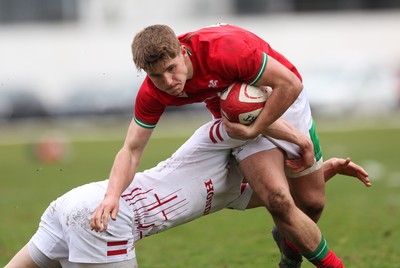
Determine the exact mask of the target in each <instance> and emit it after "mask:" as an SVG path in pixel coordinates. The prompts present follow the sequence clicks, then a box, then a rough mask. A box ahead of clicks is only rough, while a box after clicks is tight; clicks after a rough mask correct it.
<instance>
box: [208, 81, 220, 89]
mask: <svg viewBox="0 0 400 268" xmlns="http://www.w3.org/2000/svg"><path fill="white" fill-rule="evenodd" d="M208 87H210V88H217V87H218V80H210V82H209V84H208Z"/></svg>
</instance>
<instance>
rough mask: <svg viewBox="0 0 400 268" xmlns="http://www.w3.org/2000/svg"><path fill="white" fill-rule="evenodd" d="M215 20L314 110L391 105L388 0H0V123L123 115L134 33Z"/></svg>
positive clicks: (393, 61)
mask: <svg viewBox="0 0 400 268" xmlns="http://www.w3.org/2000/svg"><path fill="white" fill-rule="evenodd" d="M217 22H227V23H232V24H237V25H239V26H242V27H244V28H247V29H249V30H251V31H253V32H255V33H256V34H258V35H260V36H261V37H263V38H265V39H266V40H267V41H268V42H269V43H270V44H271V45H272V46H273V47H274V48H275V49H276V50H278V51H280V52H281V53H283V54H284V55H286V56H287V57H288V58H289V59H290V60H291V61H292V62H293V63H294V64H295V65H296V66H297V67H298V68H299V69H300V73H301V74H302V75H303V77H304V84H305V87H306V88H307V90H308V92H309V98H310V100H311V104H312V106H313V109H314V113H315V114H316V115H317V116H343V115H346V116H349V115H377V114H380V115H382V114H385V115H387V114H388V113H394V112H397V110H398V107H399V105H400V1H398V0H384V1H383V0H330V1H328V0H324V1H321V0H219V1H211V0H170V1H157V2H156V1H148V0H147V1H144V0H135V1H131V0H120V1H109V0H96V1H94V0H30V1H25V0H0V40H1V41H0V120H1V121H0V122H1V124H6V123H7V122H10V121H13V120H17V119H21V118H33V117H34V118H43V117H57V119H60V118H61V117H63V118H65V117H69V118H70V117H76V116H81V115H102V116H104V115H115V114H131V113H132V109H133V102H134V96H135V94H136V91H137V89H138V87H139V85H140V83H141V81H142V79H143V74H141V73H138V72H137V71H136V68H135V66H134V64H133V61H132V60H131V54H130V43H131V40H132V38H133V36H134V35H135V33H136V32H138V31H139V30H141V29H142V28H144V27H146V26H147V25H149V24H154V23H163V24H168V25H170V26H172V27H173V28H174V29H175V31H176V33H177V34H180V33H184V32H186V31H192V30H195V29H197V28H200V27H203V26H207V25H210V24H214V23H217ZM197 107H198V106H193V107H186V108H197Z"/></svg>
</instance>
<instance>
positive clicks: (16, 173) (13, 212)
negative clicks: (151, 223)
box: [0, 127, 400, 268]
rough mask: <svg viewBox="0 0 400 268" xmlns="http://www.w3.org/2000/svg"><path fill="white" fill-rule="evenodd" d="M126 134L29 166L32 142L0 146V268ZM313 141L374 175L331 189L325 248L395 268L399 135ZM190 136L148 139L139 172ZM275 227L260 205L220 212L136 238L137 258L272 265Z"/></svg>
mask: <svg viewBox="0 0 400 268" xmlns="http://www.w3.org/2000/svg"><path fill="white" fill-rule="evenodd" d="M124 131H125V130H118V131H117V132H118V133H119V134H120V138H121V139H119V140H97V141H73V140H74V139H72V141H71V144H70V145H71V148H70V149H71V154H70V157H69V159H68V160H67V161H65V162H63V163H59V164H53V165H46V164H41V163H38V162H37V161H35V160H34V159H33V158H32V156H31V153H30V146H29V144H25V143H15V144H12V143H9V144H7V143H5V144H3V145H0V163H1V178H0V204H1V206H0V215H1V216H0V266H2V265H5V264H6V263H7V261H8V260H9V259H10V258H11V257H12V256H13V255H14V254H15V253H16V251H17V250H18V249H19V248H20V247H22V246H23V245H24V244H25V243H26V242H27V241H28V240H29V238H30V237H31V235H32V234H33V233H34V232H35V230H36V228H37V225H38V222H39V219H40V216H41V214H42V212H43V211H44V209H45V208H46V207H47V205H48V204H49V203H50V202H51V201H52V200H53V199H55V198H56V197H57V196H59V195H61V194H62V193H64V192H66V191H67V190H69V189H71V188H72V187H75V186H77V185H80V184H84V183H87V182H90V181H95V180H102V179H104V178H106V177H107V176H108V174H109V170H110V167H111V165H112V162H113V160H114V156H115V154H116V152H117V151H118V149H119V148H120V146H121V145H122V142H123V141H122V138H123V137H124V135H125V132H124ZM160 133H161V132H160ZM75 134H76V133H75ZM71 135H72V136H73V135H74V134H71ZM319 135H320V139H321V143H322V146H323V150H324V155H325V159H327V158H329V157H331V156H339V157H346V156H351V157H352V159H353V160H354V161H355V162H357V163H360V164H361V165H363V166H364V167H365V168H366V169H367V170H368V171H369V172H370V177H371V179H373V187H372V188H366V187H364V186H362V185H361V184H360V183H359V182H357V181H355V180H351V179H348V178H345V177H339V176H338V177H337V178H335V179H333V180H332V181H330V182H329V183H328V185H327V205H326V208H325V211H324V214H323V217H322V219H321V221H320V222H319V226H320V228H321V230H322V231H323V233H324V235H325V237H326V239H327V241H328V244H329V246H330V247H331V248H332V249H333V250H334V251H335V252H336V253H337V254H338V255H339V256H341V257H342V258H343V259H344V261H345V264H346V267H354V268H356V267H369V268H374V267H376V268H385V267H388V268H389V267H390V268H393V267H400V254H399V253H398V250H399V246H398V241H400V228H399V227H400V221H399V219H400V195H399V189H400V165H399V159H400V158H399V156H398V154H399V153H398V152H399V151H400V142H399V141H398V139H399V137H400V129H398V128H397V129H396V128H385V127H380V128H371V129H369V128H365V129H362V130H357V129H355V130H352V131H343V132H341V131H339V132H337V131H328V130H323V129H320V134H319ZM185 136H186V137H187V136H188V135H185ZM186 137H184V138H182V137H181V138H179V137H169V138H161V135H159V136H158V137H155V138H154V139H152V140H151V142H150V143H149V145H148V148H147V150H146V153H145V155H144V158H143V161H142V165H141V167H140V169H145V168H147V167H151V166H153V165H155V164H156V163H158V162H159V161H160V160H163V159H165V158H166V157H168V156H169V155H170V154H171V153H172V152H173V151H175V149H176V148H177V147H178V146H179V145H180V144H181V143H182V142H183V141H184V140H185V139H186ZM271 227H272V221H271V219H270V217H269V215H268V214H267V212H266V211H265V210H264V209H254V210H250V211H245V212H239V211H222V212H219V213H216V214H213V215H209V216H207V217H203V218H201V219H199V220H197V221H194V222H191V223H189V224H186V225H183V226H180V227H177V228H175V229H172V230H169V231H167V232H165V233H161V234H159V235H156V236H153V237H149V238H146V239H144V240H142V241H140V242H139V243H138V244H137V255H138V261H139V264H140V267H142V268H154V267H160V268H161V267H162V268H168V267H171V268H172V267H174V268H176V267H216V268H228V267H229V268H233V267H238V268H239V267H277V263H278V259H279V256H278V252H277V248H276V247H275V244H274V242H273V240H272V237H271V234H270V229H271ZM303 267H313V266H311V265H310V264H309V263H307V262H305V263H304V265H303Z"/></svg>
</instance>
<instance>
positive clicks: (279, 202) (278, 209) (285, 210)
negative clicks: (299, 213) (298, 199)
mask: <svg viewBox="0 0 400 268" xmlns="http://www.w3.org/2000/svg"><path fill="white" fill-rule="evenodd" d="M266 206H267V209H268V211H269V212H270V213H271V215H272V216H273V217H285V216H287V215H289V213H290V211H291V210H292V208H293V206H295V204H294V201H293V199H292V198H291V196H290V194H287V193H286V192H285V191H274V192H270V193H268V198H267V204H266Z"/></svg>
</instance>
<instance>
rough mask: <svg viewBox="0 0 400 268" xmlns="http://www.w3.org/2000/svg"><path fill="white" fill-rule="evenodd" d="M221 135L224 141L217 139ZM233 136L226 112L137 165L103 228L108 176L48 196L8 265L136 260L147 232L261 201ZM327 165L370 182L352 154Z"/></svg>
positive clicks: (80, 266) (81, 266)
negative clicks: (96, 220)
mask: <svg viewBox="0 0 400 268" xmlns="http://www.w3.org/2000/svg"><path fill="white" fill-rule="evenodd" d="M216 136H218V139H219V140H220V141H219V142H218V143H213V140H215V138H216ZM227 137H228V136H227V134H226V132H225V131H224V128H222V127H221V121H220V120H217V121H213V122H209V123H207V124H205V125H203V126H202V127H201V128H199V129H198V130H197V131H196V132H195V133H194V135H193V136H192V137H191V138H190V139H189V140H188V141H187V142H186V143H184V144H183V145H182V146H181V147H180V148H179V149H178V150H177V151H176V152H175V153H174V154H173V155H172V156H171V157H170V158H168V159H167V160H165V161H163V162H161V163H159V164H158V165H157V166H156V167H153V168H151V169H149V170H146V171H144V172H140V173H137V174H136V175H135V178H134V180H133V181H132V183H131V184H130V185H129V187H128V188H127V189H126V190H125V191H124V192H123V194H122V195H121V198H120V200H119V214H118V217H117V219H116V220H115V221H109V223H108V228H107V229H106V230H105V231H104V232H95V231H94V230H91V227H90V216H91V214H92V213H93V211H94V210H95V209H96V207H97V205H98V203H99V202H100V201H101V200H102V199H103V197H104V193H105V192H106V189H107V185H108V180H104V181H99V182H94V183H90V184H86V185H83V186H80V187H77V188H75V189H73V190H71V191H69V192H67V193H66V194H64V195H63V196H61V197H59V198H58V199H57V200H55V201H54V202H52V203H51V204H50V206H49V207H48V208H47V210H46V211H45V212H44V214H43V216H42V218H41V221H40V225H39V228H38V230H37V232H36V233H35V234H34V235H33V237H32V239H31V240H30V241H29V242H28V244H27V245H26V246H24V247H23V248H22V249H21V251H20V252H19V253H17V255H16V256H15V257H14V258H13V259H12V260H11V261H10V263H9V264H7V265H6V267H5V268H21V267H25V268H37V267H40V268H53V267H65V268H91V267H93V268H94V267H100V268H111V267H130V268H132V267H138V265H137V261H136V255H135V247H134V244H135V242H137V241H139V240H140V239H142V238H144V237H147V236H150V235H153V234H156V233H159V232H162V231H165V230H168V229H170V228H172V227H175V226H178V225H181V224H183V223H186V222H189V221H192V220H195V219H197V218H199V217H201V216H203V215H207V214H210V213H213V212H217V211H219V210H222V209H224V208H232V209H237V210H244V209H246V208H254V207H259V206H263V203H262V202H261V201H260V200H259V199H258V197H257V196H256V195H255V194H254V193H253V190H252V189H251V187H250V186H249V185H248V184H247V183H245V182H244V181H243V177H242V175H241V174H240V172H239V171H238V168H237V164H236V162H235V161H234V159H233V157H230V156H229V155H230V154H229V150H231V148H232V147H234V146H237V145H239V144H240V143H243V141H239V140H232V139H225V138H227ZM211 144H212V147H213V150H210V149H209V148H210V145H211ZM210 152H211V153H212V154H210ZM282 161H283V159H282ZM292 165H296V163H292ZM323 169H324V175H325V180H326V181H327V180H329V179H330V178H331V177H332V176H334V175H335V174H337V173H340V174H344V175H349V176H353V177H357V178H358V179H359V180H361V181H362V182H363V183H364V184H365V185H367V186H370V182H369V179H368V174H367V173H366V171H365V170H364V169H363V168H361V167H360V166H358V165H356V164H354V163H351V162H350V160H349V159H347V160H345V159H337V158H335V159H329V160H328V161H326V162H324V164H323Z"/></svg>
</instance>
